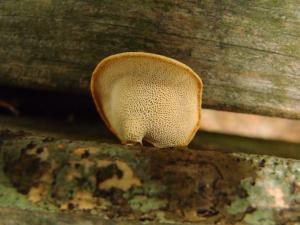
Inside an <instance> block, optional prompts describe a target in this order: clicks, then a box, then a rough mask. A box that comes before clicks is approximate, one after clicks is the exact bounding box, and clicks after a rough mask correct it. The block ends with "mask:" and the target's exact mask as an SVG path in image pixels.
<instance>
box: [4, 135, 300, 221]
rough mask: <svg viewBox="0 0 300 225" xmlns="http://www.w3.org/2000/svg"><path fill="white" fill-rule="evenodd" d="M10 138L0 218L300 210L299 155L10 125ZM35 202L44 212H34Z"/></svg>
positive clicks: (177, 216) (180, 217)
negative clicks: (80, 136) (104, 140)
mask: <svg viewBox="0 0 300 225" xmlns="http://www.w3.org/2000/svg"><path fill="white" fill-rule="evenodd" d="M0 139H1V145H0V153H1V161H0V165H1V170H0V172H1V173H0V223H2V224H5V225H10V224H18V223H22V224H25V225H26V224H28V225H29V224H30V225H35V224H41V223H42V224H49V225H52V224H76V225H77V224H83V223H85V224H86V223H88V224H92V225H94V224H104V225H106V224H141V223H143V222H152V223H153V224H165V223H171V224H193V223H196V224H215V223H218V224H226V225H228V224H239V225H240V224H253V225H261V224H274V225H275V224H295V222H296V221H298V220H299V213H300V205H299V200H300V197H299V196H300V192H299V191H300V185H299V184H300V170H299V168H300V162H299V161H296V160H291V159H280V158H276V157H271V156H257V155H246V154H242V153H239V154H226V153H222V152H214V151H194V150H191V149H161V150H158V149H155V148H150V147H139V146H135V147H134V146H133V147H126V146H121V145H114V144H99V143H97V142H92V141H72V140H68V139H55V138H50V137H47V136H32V135H30V134H28V133H25V132H20V131H19V132H16V131H9V130H2V131H1V132H0ZM4 193H5V194H4ZM11 208H14V209H11ZM24 210H29V211H24ZM32 212H33V215H35V216H28V214H30V215H32V214H31V213H32ZM71 215H75V219H74V218H73V216H71Z"/></svg>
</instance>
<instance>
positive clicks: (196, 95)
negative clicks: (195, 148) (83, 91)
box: [91, 52, 202, 148]
mask: <svg viewBox="0 0 300 225" xmlns="http://www.w3.org/2000/svg"><path fill="white" fill-rule="evenodd" d="M91 93H92V96H93V100H94V102H95V105H96V108H97V110H98V112H99V114H100V115H101V117H102V119H103V120H104V122H105V123H106V125H107V126H108V127H109V129H110V130H111V131H112V132H113V133H114V134H115V135H116V136H117V137H118V138H119V139H120V140H121V142H122V143H123V144H131V143H142V141H146V142H148V143H150V144H152V145H154V146H155V147H159V148H164V147H175V146H186V145H188V144H189V143H190V141H191V140H192V139H193V137H194V135H195V133H196V132H197V130H198V129H199V126H200V118H201V103H202V102H201V101H202V81H201V79H200V78H199V76H198V75H197V74H196V73H195V72H194V71H193V70H192V69H191V68H190V67H188V66H186V65H185V64H183V63H181V62H178V61H177V60H174V59H171V58H168V57H165V56H161V55H157V54H152V53H143V52H125V53H120V54H116V55H112V56H109V57H107V58H105V59H103V60H102V61H101V62H100V63H99V64H98V65H97V67H96V69H95V70H94V72H93V75H92V80H91Z"/></svg>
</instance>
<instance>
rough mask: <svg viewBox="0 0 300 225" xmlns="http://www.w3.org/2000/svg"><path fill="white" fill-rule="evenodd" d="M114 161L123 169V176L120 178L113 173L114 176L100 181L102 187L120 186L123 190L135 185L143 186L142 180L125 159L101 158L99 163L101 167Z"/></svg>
mask: <svg viewBox="0 0 300 225" xmlns="http://www.w3.org/2000/svg"><path fill="white" fill-rule="evenodd" d="M113 163H115V164H116V166H117V167H118V169H119V170H120V171H122V173H123V176H122V177H121V178H119V177H117V176H116V175H113V177H111V178H109V179H107V180H105V181H103V182H101V183H99V188H100V189H102V190H109V189H111V188H118V189H121V190H123V191H128V190H129V189H130V188H131V187H133V186H141V181H140V180H139V178H137V177H136V176H135V175H134V173H133V171H132V169H131V168H130V167H129V166H128V165H127V163H125V162H123V161H120V160H116V161H115V162H113V161H107V160H101V161H99V162H98V165H100V167H106V166H109V165H111V164H113Z"/></svg>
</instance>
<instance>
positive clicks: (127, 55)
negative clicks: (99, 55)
mask: <svg viewBox="0 0 300 225" xmlns="http://www.w3.org/2000/svg"><path fill="white" fill-rule="evenodd" d="M133 57H141V58H152V59H157V60H161V61H163V62H165V63H169V64H172V65H176V66H178V67H180V68H181V69H183V70H185V71H187V72H188V73H187V74H189V75H190V76H191V77H193V78H194V79H195V80H196V82H197V83H198V93H197V95H198V106H197V109H198V113H197V114H198V122H197V124H196V125H195V127H194V129H193V131H192V132H191V134H190V135H189V138H188V139H187V140H186V142H185V143H182V144H181V145H178V147H181V146H182V147H183V146H187V145H188V144H189V143H190V142H191V140H192V139H193V138H194V136H195V134H196V132H197V131H198V130H199V128H200V121H201V105H202V88H203V83H202V80H201V78H200V77H199V76H198V75H197V73H195V72H194V71H193V70H192V69H191V68H190V67H188V66H187V65H185V64H183V63H181V62H179V61H177V60H175V59H172V58H169V57H166V56H162V55H158V54H153V53H145V52H124V53H119V54H115V55H111V56H108V57H106V58H104V59H103V60H102V61H100V63H99V64H98V65H97V66H96V68H95V70H94V71H93V74H92V78H91V82H90V91H91V94H92V98H93V100H94V103H95V106H96V109H97V111H98V113H99V114H100V116H101V118H102V119H103V121H104V122H105V124H106V126H107V127H108V128H109V130H110V131H111V132H112V133H113V134H114V135H115V136H116V137H117V138H118V139H119V140H120V141H121V142H122V144H128V143H131V142H130V140H125V141H124V140H122V138H120V137H119V136H118V133H117V131H116V130H115V129H114V128H113V126H112V125H111V124H110V122H109V120H108V119H107V116H106V115H105V113H104V111H103V103H102V100H101V95H100V93H97V94H96V89H97V87H96V84H97V79H98V78H99V77H100V76H101V74H102V72H103V71H104V69H105V68H106V67H108V66H110V64H111V63H112V62H114V61H116V60H119V59H122V58H127V59H128V58H133ZM143 140H145V141H146V142H149V143H150V144H152V145H154V146H155V147H160V146H159V145H156V144H155V143H152V142H151V141H149V140H147V139H143Z"/></svg>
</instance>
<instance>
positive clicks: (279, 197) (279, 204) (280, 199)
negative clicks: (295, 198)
mask: <svg viewBox="0 0 300 225" xmlns="http://www.w3.org/2000/svg"><path fill="white" fill-rule="evenodd" d="M267 193H268V194H269V195H270V196H272V197H273V198H274V203H273V204H271V205H270V207H272V208H281V209H284V208H286V209H287V208H289V205H288V204H287V203H286V201H285V199H284V194H283V192H282V190H281V189H280V188H279V187H275V188H268V189H267Z"/></svg>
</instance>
